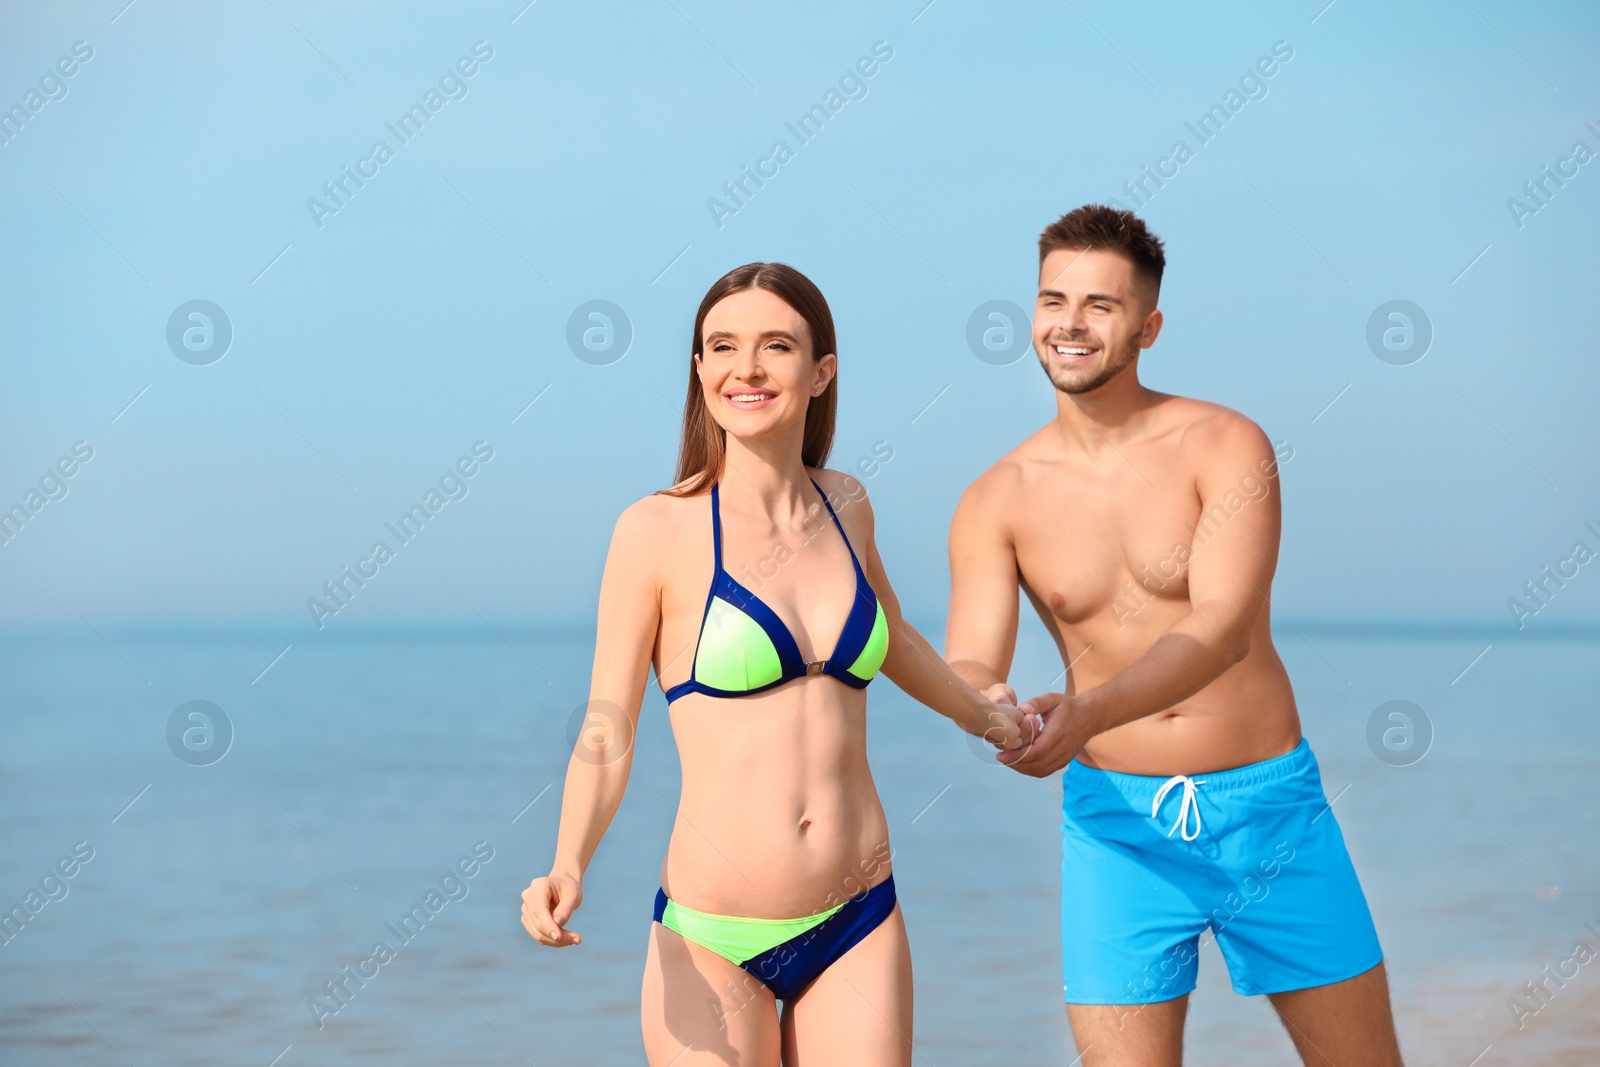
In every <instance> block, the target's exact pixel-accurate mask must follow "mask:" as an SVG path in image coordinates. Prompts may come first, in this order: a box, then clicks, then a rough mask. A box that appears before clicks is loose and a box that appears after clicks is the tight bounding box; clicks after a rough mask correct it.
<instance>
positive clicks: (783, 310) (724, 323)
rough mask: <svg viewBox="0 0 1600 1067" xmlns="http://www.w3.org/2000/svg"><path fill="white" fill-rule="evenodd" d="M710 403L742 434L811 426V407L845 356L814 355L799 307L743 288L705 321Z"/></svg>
mask: <svg viewBox="0 0 1600 1067" xmlns="http://www.w3.org/2000/svg"><path fill="white" fill-rule="evenodd" d="M701 335H702V344H701V355H700V362H699V363H698V364H697V370H698V372H699V374H700V387H701V388H702V389H703V390H704V391H705V401H706V409H707V410H708V411H710V412H711V417H712V418H713V419H715V420H716V421H717V425H719V426H721V427H722V428H723V429H724V430H726V431H727V432H728V433H730V434H733V435H734V436H735V437H759V436H762V435H764V434H768V433H772V432H774V431H776V430H781V429H787V428H790V427H793V426H804V425H805V418H806V405H807V404H809V403H810V401H811V398H812V397H814V396H817V395H818V394H820V393H821V392H822V391H823V389H825V388H827V385H828V382H830V381H831V380H832V379H833V374H834V369H835V368H836V367H837V366H838V358H837V357H836V356H835V355H834V354H833V353H832V352H828V353H824V354H823V355H822V357H821V358H820V359H814V358H813V354H812V341H811V331H810V329H809V328H808V327H807V326H806V320H805V319H803V318H801V317H800V313H799V312H798V311H796V310H795V309H794V308H792V307H790V306H789V305H788V304H787V303H786V302H785V301H784V300H783V298H782V297H779V296H777V295H776V294H774V293H770V292H768V291H767V290H765V289H741V290H740V291H739V292H737V293H730V294H729V295H727V296H725V297H723V298H722V299H721V300H719V301H717V302H716V303H715V304H713V305H712V306H711V310H710V311H708V312H707V313H706V317H705V322H704V324H703V325H702V327H701Z"/></svg>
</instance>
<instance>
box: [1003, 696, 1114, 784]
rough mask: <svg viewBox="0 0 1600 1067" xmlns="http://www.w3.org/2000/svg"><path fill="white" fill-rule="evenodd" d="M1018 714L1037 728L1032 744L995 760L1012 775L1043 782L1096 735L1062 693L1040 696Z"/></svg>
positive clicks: (1023, 706) (1071, 702)
mask: <svg viewBox="0 0 1600 1067" xmlns="http://www.w3.org/2000/svg"><path fill="white" fill-rule="evenodd" d="M1018 710H1019V712H1020V713H1021V714H1022V715H1024V716H1026V717H1028V718H1029V719H1032V720H1034V721H1036V722H1037V723H1039V724H1040V729H1039V732H1038V735H1037V739H1036V742H1035V743H1034V744H1031V745H1028V746H1027V747H1025V748H1021V749H1016V750H1014V751H1006V752H999V753H996V754H995V758H996V759H998V760H999V761H1000V762H1001V763H1004V764H1005V765H1006V766H1007V767H1010V768H1011V769H1012V770H1014V771H1020V772H1022V773H1023V774H1026V775H1031V776H1032V777H1034V778H1044V777H1046V776H1047V775H1051V774H1054V773H1055V772H1056V771H1059V770H1060V769H1061V768H1063V767H1065V766H1066V765H1067V764H1068V763H1071V762H1072V758H1073V757H1074V756H1076V755H1077V754H1078V752H1079V751H1080V750H1081V749H1082V748H1083V746H1084V745H1085V744H1086V743H1087V742H1088V740H1089V739H1090V738H1091V737H1093V736H1094V735H1095V733H1096V732H1097V731H1096V730H1095V729H1094V728H1093V726H1092V725H1091V724H1090V723H1089V722H1088V721H1087V717H1086V716H1085V715H1084V714H1083V710H1082V708H1081V707H1080V706H1079V705H1078V703H1077V701H1076V700H1075V698H1073V697H1071V696H1068V695H1067V694H1066V693H1042V694H1040V695H1039V696H1036V697H1034V698H1033V699H1031V700H1029V701H1027V702H1026V703H1024V704H1023V705H1022V706H1021V708H1019V709H1018Z"/></svg>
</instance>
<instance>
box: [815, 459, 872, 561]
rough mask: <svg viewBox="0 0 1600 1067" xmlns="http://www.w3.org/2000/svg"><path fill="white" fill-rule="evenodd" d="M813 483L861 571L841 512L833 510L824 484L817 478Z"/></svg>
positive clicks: (851, 559) (851, 557) (845, 545)
mask: <svg viewBox="0 0 1600 1067" xmlns="http://www.w3.org/2000/svg"><path fill="white" fill-rule="evenodd" d="M811 484H812V485H813V486H815V487H816V490H817V492H818V493H821V494H822V506H823V507H825V508H827V509H828V514H829V515H831V516H833V524H834V525H835V526H837V527H838V528H839V536H840V537H842V538H844V547H845V548H848V549H849V550H850V561H851V562H852V563H854V564H855V565H856V570H857V571H859V570H860V569H861V561H860V560H858V559H856V550H855V546H854V545H852V544H851V543H850V535H849V534H847V533H845V532H844V523H842V522H840V521H839V513H838V512H836V511H834V510H833V505H832V504H831V503H829V502H828V494H827V493H825V492H823V491H822V486H820V485H817V480H816V479H815V478H812V479H811Z"/></svg>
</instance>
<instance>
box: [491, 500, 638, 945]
mask: <svg viewBox="0 0 1600 1067" xmlns="http://www.w3.org/2000/svg"><path fill="white" fill-rule="evenodd" d="M664 505H666V501H664V500H661V499H659V498H655V497H646V498H645V499H644V500H641V501H639V502H638V503H636V504H634V505H633V506H632V507H630V508H628V510H627V511H624V512H623V513H622V517H621V518H619V519H618V520H617V525H616V529H615V530H614V531H613V532H612V535H611V549H610V551H609V552H608V553H607V555H606V566H605V574H604V576H603V577H602V578H601V579H600V607H599V618H598V622H597V625H596V627H595V650H594V668H593V673H592V674H591V676H590V681H589V704H588V710H587V714H586V716H585V719H584V723H583V728H582V729H581V730H580V731H579V734H578V743H577V745H576V746H575V747H574V749H573V752H572V759H571V760H570V761H568V763H567V780H566V785H565V787H564V788H563V789H562V793H561V825H560V829H559V830H558V831H557V834H556V855H555V861H554V862H553V863H552V864H551V867H550V874H549V875H548V876H547V877H544V878H535V879H534V880H533V882H532V883H531V884H530V885H529V886H528V888H527V889H525V890H524V891H523V893H522V925H523V926H524V927H525V928H526V929H527V931H528V933H529V934H531V935H533V938H534V940H536V941H538V942H539V943H540V944H541V945H551V946H555V947H558V948H559V947H565V946H566V945H575V944H578V943H579V941H581V940H582V938H580V937H579V936H578V935H577V934H575V933H573V932H571V931H568V930H564V929H562V927H563V926H564V925H565V924H566V922H567V920H568V919H569V918H570V917H571V916H572V912H573V910H574V909H576V908H577V906H578V904H579V903H580V902H581V901H582V899H583V873H584V871H585V870H587V869H588V866H589V860H590V859H591V858H593V856H594V852H595V849H596V848H598V847H599V845H600V838H601V836H602V835H603V834H604V833H605V832H606V827H607V826H609V825H610V824H611V818H612V816H614V815H615V814H616V813H617V806H618V805H619V804H620V803H621V802H622V794H623V791H624V790H625V789H626V788H627V785H628V772H629V771H630V770H631V769H632V767H633V739H634V737H635V735H636V733H637V728H638V723H639V707H640V705H641V704H642V703H643V701H644V687H645V685H646V684H647V683H648V681H649V677H650V657H651V654H652V652H653V650H654V648H655V642H656V629H657V626H658V625H659V623H660V620H661V585H660V572H659V568H658V567H657V560H658V558H659V556H658V554H657V551H656V549H655V547H654V546H655V544H656V543H657V542H659V539H660V531H661V521H662V516H661V513H660V512H661V508H662V507H663V506H664Z"/></svg>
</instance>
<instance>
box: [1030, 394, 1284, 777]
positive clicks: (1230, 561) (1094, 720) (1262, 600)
mask: <svg viewBox="0 0 1600 1067" xmlns="http://www.w3.org/2000/svg"><path fill="white" fill-rule="evenodd" d="M1186 436H1187V437H1188V440H1185V441H1184V442H1183V443H1182V445H1181V446H1180V447H1183V448H1185V449H1193V450H1194V451H1195V452H1196V453H1197V454H1199V455H1202V456H1205V457H1206V460H1205V462H1204V466H1203V467H1202V468H1201V470H1200V472H1199V474H1198V476H1197V478H1196V489H1197V490H1198V492H1199V495H1200V526H1199V527H1198V528H1197V531H1196V535H1195V537H1194V540H1193V543H1192V545H1191V551H1190V557H1189V604H1190V609H1189V613H1188V614H1187V615H1185V616H1184V617H1183V618H1182V619H1180V620H1178V622H1176V623H1174V624H1173V626H1172V627H1171V628H1170V629H1169V630H1167V632H1166V633H1164V634H1162V635H1161V636H1160V637H1159V638H1157V639H1156V641H1155V643H1154V644H1152V645H1151V646H1150V649H1149V651H1147V652H1146V653H1145V654H1144V655H1143V656H1141V657H1140V658H1139V659H1138V660H1137V661H1136V662H1135V663H1134V664H1133V665H1132V666H1130V667H1128V668H1127V669H1126V670H1124V671H1122V672H1120V673H1118V674H1117V675H1115V676H1113V677H1112V678H1109V679H1107V680H1106V681H1105V682H1103V683H1102V684H1100V685H1098V686H1095V687H1094V688H1093V689H1090V690H1088V691H1086V692H1084V693H1080V694H1076V695H1074V696H1067V695H1065V694H1061V693H1046V694H1044V695H1043V696H1040V697H1035V698H1034V699H1032V700H1030V701H1028V702H1027V703H1026V704H1024V705H1023V710H1024V711H1029V712H1042V713H1043V714H1044V715H1045V729H1044V732H1043V733H1042V734H1041V735H1040V738H1039V741H1038V743H1036V744H1035V745H1033V746H1032V748H1031V749H1030V750H1029V751H1028V752H1027V754H1025V755H1022V756H1020V757H1018V758H1015V759H1009V758H1006V756H1008V755H1009V753H1008V754H1006V755H1003V756H1002V757H1001V759H1002V761H1003V762H1005V763H1007V764H1009V765H1011V766H1012V767H1014V768H1016V769H1017V770H1019V771H1022V772H1024V773H1026V774H1032V775H1035V776H1039V777H1043V776H1044V775H1047V774H1051V773H1053V772H1055V771H1058V770H1060V769H1061V768H1062V767H1064V766H1066V765H1067V763H1068V762H1070V761H1071V759H1072V758H1073V757H1074V756H1076V755H1077V754H1078V751H1079V750H1080V749H1081V748H1082V747H1083V745H1084V744H1085V743H1086V742H1087V741H1088V740H1089V739H1090V738H1091V737H1093V736H1094V735H1095V734H1098V733H1103V732H1104V731H1106V730H1110V729H1112V728H1113V727H1117V726H1121V725H1123V724H1124V723H1129V722H1132V721H1134V720H1135V719H1140V718H1143V717H1144V716H1146V715H1150V714H1153V713H1154V712H1157V711H1162V710H1164V709H1166V708H1170V707H1172V706H1173V705H1174V704H1177V703H1179V702H1180V701H1182V700H1185V699H1187V698H1188V697H1191V696H1193V695H1194V694H1195V693H1197V692H1199V691H1200V690H1201V689H1203V688H1205V687H1206V686H1207V685H1209V684H1210V683H1211V682H1212V681H1214V680H1215V679H1216V678H1217V676H1219V675H1220V674H1222V672H1223V671H1225V670H1227V669H1228V668H1229V667H1231V666H1233V665H1234V664H1235V663H1237V662H1239V661H1240V660H1242V659H1244V657H1245V655H1246V654H1247V653H1249V651H1250V633H1251V630H1252V629H1253V628H1254V627H1255V624H1256V620H1257V619H1258V618H1259V617H1260V615H1261V611H1262V609H1263V608H1264V607H1265V606H1266V604H1267V600H1266V596H1267V590H1268V589H1269V588H1270V586H1271V584H1272V575H1273V572H1274V571H1275V570H1276V569H1277V565H1278V537H1279V533H1280V531H1281V529H1282V518H1283V516H1282V506H1281V501H1280V499H1279V496H1278V492H1277V484H1278V478H1277V474H1278V468H1277V460H1276V458H1275V456H1274V454H1273V449H1272V443H1271V442H1270V441H1268V440H1267V436H1266V434H1264V433H1262V431H1261V429H1260V427H1258V426H1256V425H1255V423H1253V422H1251V421H1250V420H1249V419H1246V418H1244V417H1243V416H1240V415H1230V416H1228V417H1227V418H1226V420H1225V421H1219V422H1208V423H1202V424H1199V425H1197V426H1195V427H1194V428H1192V429H1191V430H1190V431H1189V432H1188V434H1187V435H1186ZM1252 485H1256V486H1261V487H1264V492H1263V493H1260V494H1259V496H1260V498H1259V499H1256V498H1255V496H1254V495H1247V492H1248V487H1249V486H1252ZM1211 516H1215V518H1208V517H1211ZM1206 532H1209V537H1207V536H1206ZM1052 726H1054V727H1055V729H1053V730H1052V729H1051V727H1052Z"/></svg>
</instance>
